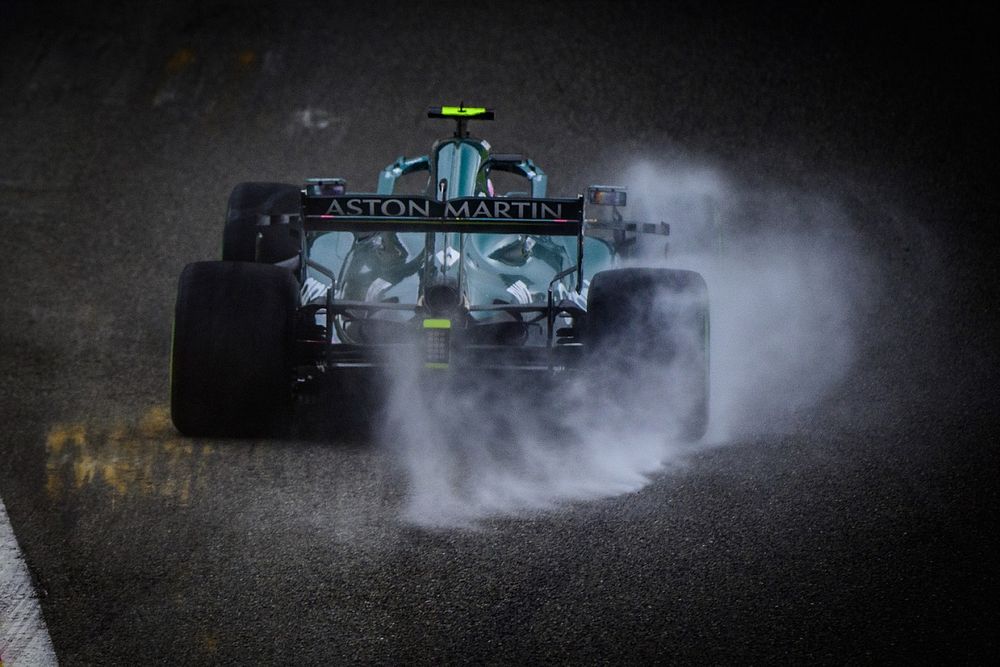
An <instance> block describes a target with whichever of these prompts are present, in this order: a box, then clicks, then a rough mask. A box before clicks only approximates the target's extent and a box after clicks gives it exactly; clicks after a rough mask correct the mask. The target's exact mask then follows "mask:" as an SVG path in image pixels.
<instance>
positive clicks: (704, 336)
mask: <svg viewBox="0 0 1000 667" xmlns="http://www.w3.org/2000/svg"><path fill="white" fill-rule="evenodd" d="M585 331H586V339H585V340H586V344H587V348H588V359H589V362H590V365H591V366H592V367H593V368H594V369H595V370H597V371H598V377H599V378H600V382H602V383H603V384H604V385H605V387H604V389H603V390H602V393H604V394H605V395H610V396H616V395H617V396H618V397H619V400H625V401H631V400H635V402H636V404H639V405H646V406H650V404H652V406H651V407H653V408H654V410H665V411H666V412H667V413H668V414H670V415H672V416H673V418H674V421H675V423H676V435H677V436H678V437H680V438H681V439H683V440H688V441H692V440H698V439H699V438H701V437H702V436H704V435H705V431H706V430H707V428H708V402H709V401H708V399H709V394H708V371H709V358H708V355H709V345H708V343H709V309H708V288H707V286H706V285H705V280H704V278H702V277H701V275H699V274H698V273H695V272H694V271H682V270H677V269H648V268H630V269H614V270H610V271H601V272H600V273H597V274H596V275H595V276H594V278H593V280H591V282H590V288H589V291H588V295H587V325H586V330H585ZM630 392H638V394H640V396H638V397H637V396H636V395H631V396H630Z"/></svg>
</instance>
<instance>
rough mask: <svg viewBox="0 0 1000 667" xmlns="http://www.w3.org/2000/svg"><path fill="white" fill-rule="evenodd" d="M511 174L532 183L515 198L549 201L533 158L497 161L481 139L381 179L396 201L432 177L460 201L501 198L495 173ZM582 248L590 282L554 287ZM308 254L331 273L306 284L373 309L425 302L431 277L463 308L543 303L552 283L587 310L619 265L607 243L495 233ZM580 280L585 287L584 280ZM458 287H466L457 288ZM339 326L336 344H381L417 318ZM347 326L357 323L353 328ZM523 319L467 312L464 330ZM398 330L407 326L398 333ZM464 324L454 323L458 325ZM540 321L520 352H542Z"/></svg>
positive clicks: (310, 237)
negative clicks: (399, 188) (404, 189)
mask: <svg viewBox="0 0 1000 667" xmlns="http://www.w3.org/2000/svg"><path fill="white" fill-rule="evenodd" d="M497 171H502V172H506V173H512V174H515V175H516V176H520V177H522V178H523V179H524V183H525V191H524V192H517V193H510V194H511V195H513V196H519V197H524V196H525V195H528V196H530V198H532V199H544V198H545V196H546V185H547V178H546V176H545V173H544V172H543V171H542V169H541V168H539V167H538V166H537V165H536V164H535V163H534V162H533V161H532V160H530V159H528V158H525V157H521V156H510V155H495V154H493V153H492V152H491V148H490V145H489V144H488V143H487V142H486V141H483V140H480V139H475V138H469V137H467V136H456V137H453V138H450V139H445V140H442V141H438V142H437V143H436V144H435V145H434V147H433V149H432V151H431V153H430V154H429V155H424V156H420V157H416V158H405V157H400V158H398V159H397V160H396V161H395V162H393V163H392V164H390V165H388V166H387V167H386V168H385V169H384V170H383V171H382V172H381V174H380V176H379V181H378V190H377V193H375V194H377V195H380V196H390V195H394V194H395V189H396V185H397V183H398V182H399V181H400V179H401V178H402V177H404V176H411V175H413V174H419V173H423V174H426V176H427V186H426V190H425V195H426V196H427V197H431V198H435V199H437V200H440V201H445V200H453V199H456V198H462V197H483V198H491V199H495V198H502V197H504V196H506V195H505V194H498V193H494V192H492V179H491V174H493V173H494V172H497ZM581 244H582V254H583V256H585V257H586V261H585V262H584V263H583V271H582V276H578V274H577V273H576V272H572V271H571V272H569V273H567V274H565V275H564V276H563V277H561V278H559V279H557V280H556V282H555V284H554V285H553V284H552V281H553V278H554V277H555V276H557V275H558V274H560V273H562V272H565V271H566V270H567V269H571V268H573V267H575V266H576V265H577V262H578V250H580V249H581V248H580V247H579V246H580V245H581ZM306 245H307V253H308V257H309V258H310V260H311V262H312V263H314V264H318V265H321V266H322V267H323V268H324V269H326V271H323V272H321V271H319V270H316V269H315V268H310V269H309V271H308V277H309V278H312V279H314V280H317V281H320V282H322V283H324V284H325V285H330V284H331V283H332V282H333V281H332V280H331V279H330V278H329V277H328V275H324V274H330V273H332V274H333V275H335V276H336V287H335V290H334V293H333V297H334V298H335V299H338V300H346V301H365V302H372V303H386V304H393V303H404V304H405V303H409V304H414V303H419V302H420V299H421V295H422V281H426V280H427V276H428V269H430V272H431V273H433V274H434V275H435V276H437V280H441V281H451V282H453V283H455V287H456V288H457V289H458V291H459V293H460V295H461V299H462V304H463V305H465V306H483V305H503V304H511V305H527V304H544V303H545V302H546V300H547V299H548V291H549V288H550V285H552V288H553V289H554V291H555V300H556V302H557V303H558V302H559V301H562V300H569V301H571V302H574V303H577V304H578V305H580V306H581V307H584V305H585V303H586V294H587V286H588V284H589V281H590V278H591V277H592V276H593V275H594V274H595V273H596V272H598V271H601V270H604V269H607V268H610V267H611V266H612V265H613V264H614V263H615V252H614V249H613V246H612V244H610V243H609V242H608V241H606V240H602V239H598V238H594V237H590V236H587V237H583V238H582V239H579V238H577V236H550V235H536V234H496V233H490V232H489V231H488V227H486V228H485V230H484V231H483V232H478V233H468V232H442V233H435V232H406V231H375V232H368V233H366V232H358V231H352V232H345V231H334V232H308V233H307V238H306ZM580 277H582V281H580V282H579V283H578V278H580ZM458 280H460V284H457V282H456V281H458ZM353 315H355V317H353V318H343V317H339V318H337V321H336V322H335V325H336V340H333V341H331V342H341V343H351V344H375V343H379V342H389V341H392V340H394V339H396V338H398V337H400V336H402V335H404V332H403V330H402V328H403V327H405V325H406V324H407V323H408V322H410V321H412V320H413V319H414V315H413V312H407V311H404V310H392V309H385V310H374V311H369V312H367V313H365V314H364V315H362V314H360V313H353ZM345 320H349V321H345ZM523 320H524V318H523V317H522V316H521V315H520V314H512V313H509V312H504V311H502V310H492V311H468V313H467V318H466V320H465V321H464V322H462V323H460V324H461V325H463V326H464V327H465V328H467V329H469V328H475V327H477V326H478V325H489V324H500V323H503V322H523ZM392 323H396V324H398V325H399V326H400V327H401V330H400V331H399V334H398V336H397V335H394V334H393V333H392V332H393V329H394V327H393V326H392ZM458 324H459V323H456V325H458ZM543 329H544V327H543V326H542V323H540V322H532V323H530V326H526V327H523V329H522V330H521V332H520V333H519V334H518V336H519V337H520V338H521V339H522V340H520V342H521V343H522V344H529V345H530V344H538V345H542V344H544V343H545V341H546V332H545V331H544V330H543Z"/></svg>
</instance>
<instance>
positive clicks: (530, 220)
mask: <svg viewBox="0 0 1000 667" xmlns="http://www.w3.org/2000/svg"><path fill="white" fill-rule="evenodd" d="M302 225H303V228H304V229H305V231H307V232H310V231H315V232H344V231H347V232H368V231H371V232H376V231H397V232H461V233H485V234H538V235H547V236H580V235H581V234H582V231H583V197H582V196H581V197H577V198H576V199H532V198H518V199H508V198H486V197H462V198H457V199H448V200H445V201H438V200H436V199H430V198H428V197H407V196H386V195H369V194H356V195H341V196H322V195H313V194H310V193H309V191H308V190H304V191H303V192H302Z"/></svg>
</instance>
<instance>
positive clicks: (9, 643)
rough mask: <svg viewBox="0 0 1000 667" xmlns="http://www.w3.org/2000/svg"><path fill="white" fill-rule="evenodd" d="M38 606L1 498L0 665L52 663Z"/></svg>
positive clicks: (50, 650) (51, 654)
mask: <svg viewBox="0 0 1000 667" xmlns="http://www.w3.org/2000/svg"><path fill="white" fill-rule="evenodd" d="M55 664H57V662H56V653H55V651H54V650H53V649H52V640H51V639H49V631H48V628H46V627H45V619H43V618H42V610H41V607H39V606H38V599H37V598H36V597H35V591H34V589H33V588H32V586H31V577H29V576H28V567H27V566H26V565H25V564H24V556H22V555H21V550H20V549H19V548H18V547H17V539H16V538H15V537H14V531H13V530H12V529H11V527H10V519H8V518H7V508H6V507H4V504H3V501H2V500H0V665H3V667H22V666H23V665H55Z"/></svg>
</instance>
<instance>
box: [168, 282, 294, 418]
mask: <svg viewBox="0 0 1000 667" xmlns="http://www.w3.org/2000/svg"><path fill="white" fill-rule="evenodd" d="M297 304H298V289H297V283H296V280H295V278H294V276H293V275H292V274H291V272H289V271H288V270H286V269H282V268H280V267H276V266H269V265H266V264H254V263H250V262H195V263H193V264H188V265H187V266H186V267H185V268H184V271H183V272H182V273H181V277H180V282H179V285H178V290H177V304H176V309H175V312H174V331H173V341H172V345H171V354H170V414H171V418H172V420H173V422H174V426H176V427H177V430H178V431H180V432H181V433H183V434H184V435H187V436H222V437H228V436H234V437H252V436H271V435H280V434H281V433H282V432H284V430H285V429H286V428H287V426H288V423H289V418H290V414H291V398H292V395H291V388H292V354H293V338H294V321H295V311H296V307H297Z"/></svg>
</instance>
